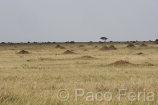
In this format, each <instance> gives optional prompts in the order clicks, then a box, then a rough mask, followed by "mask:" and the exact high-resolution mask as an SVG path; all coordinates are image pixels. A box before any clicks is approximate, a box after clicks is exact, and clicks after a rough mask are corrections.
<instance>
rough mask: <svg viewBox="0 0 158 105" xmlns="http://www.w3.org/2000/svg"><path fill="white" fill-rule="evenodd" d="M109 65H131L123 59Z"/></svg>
mask: <svg viewBox="0 0 158 105" xmlns="http://www.w3.org/2000/svg"><path fill="white" fill-rule="evenodd" d="M109 65H110V66H130V65H133V64H131V63H129V62H127V61H123V60H119V61H116V62H114V63H111V64H109Z"/></svg>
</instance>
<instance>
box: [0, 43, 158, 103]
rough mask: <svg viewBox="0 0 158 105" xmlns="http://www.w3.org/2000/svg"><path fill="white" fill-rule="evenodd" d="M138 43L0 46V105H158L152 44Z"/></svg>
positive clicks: (156, 52) (157, 48) (157, 54)
mask: <svg viewBox="0 0 158 105" xmlns="http://www.w3.org/2000/svg"><path fill="white" fill-rule="evenodd" d="M141 43H142V42H137V43H133V44H134V45H135V47H134V48H127V47H126V46H127V45H128V43H114V42H113V43H112V42H111V43H110V42H109V43H108V42H107V43H58V44H59V45H60V46H62V47H63V48H61V47H59V48H55V47H56V46H57V44H56V43H55V44H54V43H52V44H39V43H36V44H0V105H158V101H157V99H158V96H157V95H156V94H157V93H158V44H155V43H152V42H145V44H146V45H147V47H140V44H141ZM105 45H106V46H108V47H109V46H110V45H114V46H115V47H116V48H117V50H100V49H101V47H102V46H105ZM64 47H65V49H64ZM21 50H25V51H28V54H23V52H22V53H19V52H20V51H21ZM67 50H69V51H67ZM65 51H67V52H66V54H63V53H64V52H65ZM72 52H74V54H73V53H72ZM140 52H141V53H140ZM24 53H25V52H24ZM62 89H63V90H62ZM64 89H66V90H67V91H65V90H64ZM121 89H122V90H121ZM123 89H124V90H123ZM66 92H69V94H68V93H66ZM153 93H154V94H153ZM119 95H121V96H120V99H119ZM68 96H69V97H68Z"/></svg>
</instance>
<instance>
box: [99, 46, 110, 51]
mask: <svg viewBox="0 0 158 105" xmlns="http://www.w3.org/2000/svg"><path fill="white" fill-rule="evenodd" d="M100 50H109V48H108V47H107V46H103V47H102V48H101V49H100Z"/></svg>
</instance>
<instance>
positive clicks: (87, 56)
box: [79, 55, 96, 59]
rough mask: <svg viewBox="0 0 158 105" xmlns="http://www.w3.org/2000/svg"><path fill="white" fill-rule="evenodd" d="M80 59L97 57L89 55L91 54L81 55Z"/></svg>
mask: <svg viewBox="0 0 158 105" xmlns="http://www.w3.org/2000/svg"><path fill="white" fill-rule="evenodd" d="M79 59H96V58H94V57H92V56H89V55H86V56H82V57H80V58H79Z"/></svg>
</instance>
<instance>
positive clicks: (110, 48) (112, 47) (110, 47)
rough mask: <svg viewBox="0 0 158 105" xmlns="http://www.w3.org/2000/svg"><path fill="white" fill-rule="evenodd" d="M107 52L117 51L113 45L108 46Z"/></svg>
mask: <svg viewBox="0 0 158 105" xmlns="http://www.w3.org/2000/svg"><path fill="white" fill-rule="evenodd" d="M109 50H117V49H116V48H115V46H114V45H110V46H109Z"/></svg>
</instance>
